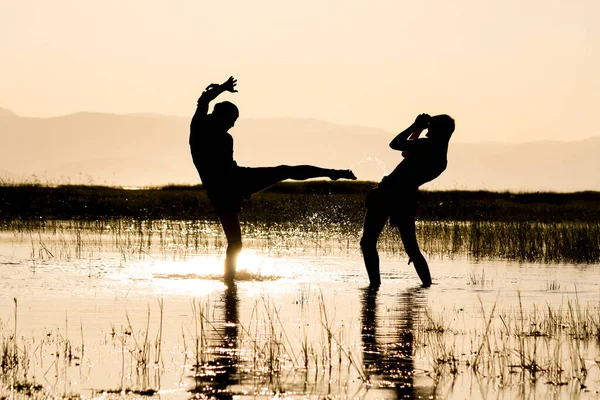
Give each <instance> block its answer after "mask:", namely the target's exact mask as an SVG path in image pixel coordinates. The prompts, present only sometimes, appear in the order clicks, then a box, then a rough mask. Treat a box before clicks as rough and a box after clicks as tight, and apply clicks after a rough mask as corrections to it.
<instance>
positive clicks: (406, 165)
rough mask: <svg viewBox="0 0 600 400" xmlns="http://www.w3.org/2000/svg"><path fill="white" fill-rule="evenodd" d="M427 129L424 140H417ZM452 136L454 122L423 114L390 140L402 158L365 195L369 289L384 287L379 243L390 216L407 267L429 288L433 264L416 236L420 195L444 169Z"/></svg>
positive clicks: (364, 249)
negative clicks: (405, 258) (424, 185)
mask: <svg viewBox="0 0 600 400" xmlns="http://www.w3.org/2000/svg"><path fill="white" fill-rule="evenodd" d="M424 129H427V134H426V135H425V136H426V138H421V139H419V135H420V134H421V132H422V131H423V130H424ZM453 132H454V120H453V119H452V118H451V117H449V116H448V115H436V116H434V117H431V116H429V115H427V114H421V115H419V116H418V117H417V119H416V120H415V122H414V123H413V124H412V125H411V126H409V127H408V128H407V129H406V130H405V131H404V132H402V133H400V134H398V136H396V137H395V138H394V140H392V141H391V143H390V147H391V148H392V149H394V150H399V151H402V155H403V156H404V160H402V162H401V163H400V164H398V166H397V167H396V169H394V171H392V173H391V174H389V175H388V176H385V177H384V178H383V180H382V181H381V182H380V183H379V185H378V186H377V187H376V188H375V189H373V191H371V192H370V193H369V194H368V195H367V200H366V205H367V215H366V217H365V226H364V228H363V236H362V239H361V241H360V247H361V249H362V253H363V258H364V260H365V266H366V267H367V273H368V274H369V281H370V282H371V285H374V286H377V285H379V284H380V283H381V278H380V276H379V255H378V254H377V240H378V239H379V235H380V234H381V231H382V230H383V227H384V226H385V224H386V222H387V220H388V218H389V220H390V224H391V225H392V226H397V227H398V230H399V232H400V237H401V238H402V243H403V244H404V249H405V250H406V253H407V254H408V257H409V263H410V262H411V261H412V262H413V264H414V266H415V269H416V270H417V274H418V275H419V278H421V282H422V283H423V286H430V285H431V275H430V273H429V266H428V265H427V261H426V260H425V257H423V254H421V250H419V245H418V243H417V235H416V232H415V214H416V206H417V192H418V189H419V186H421V185H422V184H424V183H426V182H429V181H431V180H433V179H435V178H437V177H438V176H440V174H441V173H442V172H444V170H445V169H446V165H447V164H448V161H447V154H448V142H449V141H450V137H451V136H452V133H453Z"/></svg>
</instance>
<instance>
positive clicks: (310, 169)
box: [275, 165, 356, 181]
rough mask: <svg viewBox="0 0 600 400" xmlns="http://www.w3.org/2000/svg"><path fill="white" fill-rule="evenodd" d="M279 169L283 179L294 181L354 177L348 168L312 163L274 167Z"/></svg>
mask: <svg viewBox="0 0 600 400" xmlns="http://www.w3.org/2000/svg"><path fill="white" fill-rule="evenodd" d="M275 168H276V169H278V170H280V171H281V173H282V174H283V176H284V178H283V179H282V180H285V179H293V180H296V181H304V180H306V179H310V178H330V179H333V180H337V179H356V177H355V176H354V174H353V173H352V171H350V170H349V169H328V168H320V167H314V166H312V165H294V166H289V165H280V166H279V167H275Z"/></svg>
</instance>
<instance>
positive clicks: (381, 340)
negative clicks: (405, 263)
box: [361, 286, 433, 399]
mask: <svg viewBox="0 0 600 400" xmlns="http://www.w3.org/2000/svg"><path fill="white" fill-rule="evenodd" d="M424 290H426V289H422V288H414V289H408V290H406V291H404V292H403V293H401V294H400V295H399V296H398V303H399V304H398V307H394V314H393V315H392V316H391V318H390V319H391V321H392V323H391V324H389V323H387V322H388V321H387V320H383V319H381V318H378V317H377V297H378V296H377V293H378V288H377V287H372V286H369V287H368V288H365V289H363V294H362V299H361V339H362V344H363V363H364V369H365V371H366V373H367V374H368V376H369V380H370V381H371V382H373V383H375V382H376V383H377V384H378V385H380V386H383V387H385V386H387V387H390V388H393V390H394V392H395V395H396V397H397V398H399V399H402V398H405V399H411V398H419V397H425V398H427V397H429V396H431V395H432V394H433V388H431V387H426V386H421V385H416V384H415V375H414V372H415V368H414V359H413V332H414V329H415V327H414V318H415V316H416V315H417V314H418V313H419V309H420V307H421V306H422V304H423V302H424V296H423V293H424ZM388 395H389V394H386V397H387V396H388Z"/></svg>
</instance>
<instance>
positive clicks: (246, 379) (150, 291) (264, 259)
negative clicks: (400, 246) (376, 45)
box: [0, 229, 600, 399]
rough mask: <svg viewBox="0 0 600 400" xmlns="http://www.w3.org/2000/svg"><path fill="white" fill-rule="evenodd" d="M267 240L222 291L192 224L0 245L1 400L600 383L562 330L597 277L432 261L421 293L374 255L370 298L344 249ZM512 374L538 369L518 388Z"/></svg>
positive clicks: (343, 243) (3, 236) (594, 301)
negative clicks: (186, 238) (16, 362)
mask: <svg viewBox="0 0 600 400" xmlns="http://www.w3.org/2000/svg"><path fill="white" fill-rule="evenodd" d="M270 234H271V236H270V237H272V236H273V232H270ZM281 237H282V239H281V240H279V241H274V240H272V239H269V240H268V241H267V242H265V240H262V241H261V240H260V239H258V238H260V235H255V237H254V238H253V239H250V240H248V241H246V242H245V245H246V248H245V249H244V251H243V253H242V255H241V256H240V259H239V262H238V265H239V267H238V269H239V281H238V283H237V284H236V286H235V287H234V288H230V289H227V288H226V287H225V286H224V285H223V283H222V282H221V280H220V274H221V272H222V263H223V256H224V255H223V251H224V249H223V247H222V244H223V238H222V236H220V232H219V231H218V230H211V229H208V230H207V232H206V239H205V240H206V242H205V243H204V244H203V245H200V246H198V245H197V244H195V245H192V244H190V243H184V242H182V241H181V240H179V239H173V240H166V239H164V238H162V237H161V238H159V239H158V240H160V243H161V244H160V245H158V246H157V245H156V244H155V243H154V241H155V240H157V238H156V237H154V238H151V239H145V238H143V237H142V239H141V240H140V239H139V238H138V240H137V241H136V240H130V239H131V238H128V239H126V240H121V241H118V240H117V241H116V240H115V239H114V235H111V234H104V235H102V234H99V233H98V232H95V233H93V232H92V233H89V232H88V233H85V234H83V236H81V234H80V233H78V234H75V235H73V234H71V233H69V232H63V233H59V234H57V233H56V232H54V233H47V232H37V233H32V232H29V233H28V234H23V233H16V232H3V233H0V340H1V341H2V343H3V344H7V346H5V347H8V350H10V347H11V344H12V343H14V342H11V340H12V339H10V338H11V337H12V335H13V334H14V331H15V312H16V315H17V320H16V332H17V335H16V337H17V347H18V354H19V357H20V359H21V364H20V367H19V369H18V370H16V371H15V370H10V371H9V372H8V373H7V372H5V373H4V375H3V378H4V388H3V389H2V390H3V392H0V396H2V394H3V393H4V394H6V392H7V390H8V389H7V388H8V387H9V386H10V384H11V383H14V382H16V381H25V380H26V381H28V382H36V383H39V384H41V385H43V386H44V389H43V391H44V392H38V394H40V393H46V395H56V394H58V395H64V394H66V393H74V394H80V395H82V396H85V397H111V396H118V394H110V393H108V394H107V393H105V391H109V390H116V389H119V388H127V389H135V390H143V389H153V390H158V394H157V396H158V395H160V397H161V398H163V397H164V398H174V399H176V398H191V397H203V398H205V397H217V398H230V397H231V396H235V397H237V396H240V397H248V396H251V397H257V396H258V397H273V396H274V395H277V394H279V396H280V397H281V396H283V397H307V396H308V397H324V396H331V397H344V398H345V397H360V398H382V397H384V398H414V397H419V396H422V397H424V398H428V397H433V398H479V397H488V396H494V397H502V398H515V397H530V396H532V397H537V396H546V395H556V396H563V395H565V396H568V395H590V396H595V395H596V391H597V390H599V389H600V385H599V384H598V381H599V375H600V374H599V373H598V366H597V365H596V359H597V358H598V359H599V360H600V352H599V351H598V346H597V339H596V338H595V337H592V338H581V337H576V334H575V333H573V332H574V331H575V327H574V326H575V325H576V322H577V321H580V322H582V323H585V322H586V321H587V323H588V325H591V324H592V323H593V322H595V321H596V320H595V318H597V317H598V316H599V315H600V311H599V310H598V304H599V301H600V298H599V293H600V279H599V278H600V270H599V269H598V265H585V266H577V265H556V264H553V265H544V264H519V263H509V262H498V261H496V262H492V261H473V260H469V259H466V258H453V259H447V258H441V257H440V256H439V255H435V254H433V255H429V256H428V259H429V260H430V268H431V272H432V276H433V278H434V282H435V284H434V285H433V286H432V287H430V288H427V289H421V288H420V287H419V281H418V278H417V276H416V273H415V272H414V270H413V268H412V266H409V265H407V259H406V256H405V255H403V254H401V253H400V254H393V253H392V252H390V253H384V254H382V282H383V283H382V286H381V288H379V290H372V289H369V288H368V281H367V277H366V273H365V271H364V267H363V264H362V260H361V255H360V251H359V249H358V243H357V242H356V240H355V238H354V237H352V238H349V239H348V240H343V238H342V239H340V237H336V238H335V239H328V235H327V232H324V233H323V235H322V236H321V237H319V238H316V237H315V238H310V237H309V238H306V237H301V235H298V237H294V235H293V234H290V233H289V232H286V233H285V235H284V234H283V233H282V235H281ZM128 241H129V242H128ZM107 243H108V244H109V245H107ZM150 243H154V245H150ZM142 244H143V245H142ZM15 299H16V301H15ZM161 302H162V313H161V306H160V304H161ZM545 310H553V311H554V312H560V314H561V315H563V316H565V315H566V317H564V318H563V319H562V320H560V321H559V325H560V324H562V325H564V326H563V328H561V329H563V331H561V332H553V333H552V335H551V334H547V333H548V332H550V328H547V327H546V325H547V324H548V318H545V317H544V316H543V314H544V312H545ZM490 316H492V317H493V318H490ZM569 316H570V317H569ZM161 318H162V323H161ZM490 321H491V322H490ZM488 322H490V323H489V324H488ZM555 322H556V321H555ZM598 323H599V324H600V318H598ZM517 329H518V330H519V333H518V334H515V335H513V336H512V337H511V335H510V332H513V333H514V332H516V330H517ZM588 330H591V328H590V327H589V326H588ZM525 332H527V334H525ZM536 332H537V333H536ZM575 337H576V338H575ZM574 338H575V339H574ZM495 355H498V357H496V356H495ZM25 360H26V362H25V363H23V361H25ZM552 360H554V361H552ZM474 364H476V366H475V367H473V365H474ZM524 365H528V366H532V365H534V366H535V367H534V368H538V369H537V370H535V371H534V374H533V376H532V373H531V372H532V369H531V368H530V369H529V370H527V369H525V368H524V367H523V366H524ZM582 366H583V367H585V368H584V369H585V370H586V373H585V376H583V375H582V373H581V367H582ZM561 371H562V372H561ZM578 371H579V372H578ZM574 378H577V379H574ZM548 382H551V383H553V384H547V383H548Z"/></svg>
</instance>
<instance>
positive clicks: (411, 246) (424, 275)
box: [397, 215, 431, 287]
mask: <svg viewBox="0 0 600 400" xmlns="http://www.w3.org/2000/svg"><path fill="white" fill-rule="evenodd" d="M397 222H398V231H399V232H400V237H401V238H402V244H404V250H405V251H406V254H407V255H408V258H409V260H410V261H412V263H413V265H414V266H415V269H416V270H417V274H418V275H419V278H421V282H422V283H423V287H427V286H431V274H430V273H429V266H428V265H427V260H425V257H423V254H422V253H421V250H420V249H419V244H418V243H417V233H416V231H415V218H414V216H412V215H405V216H402V217H400V218H398V220H397Z"/></svg>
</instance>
